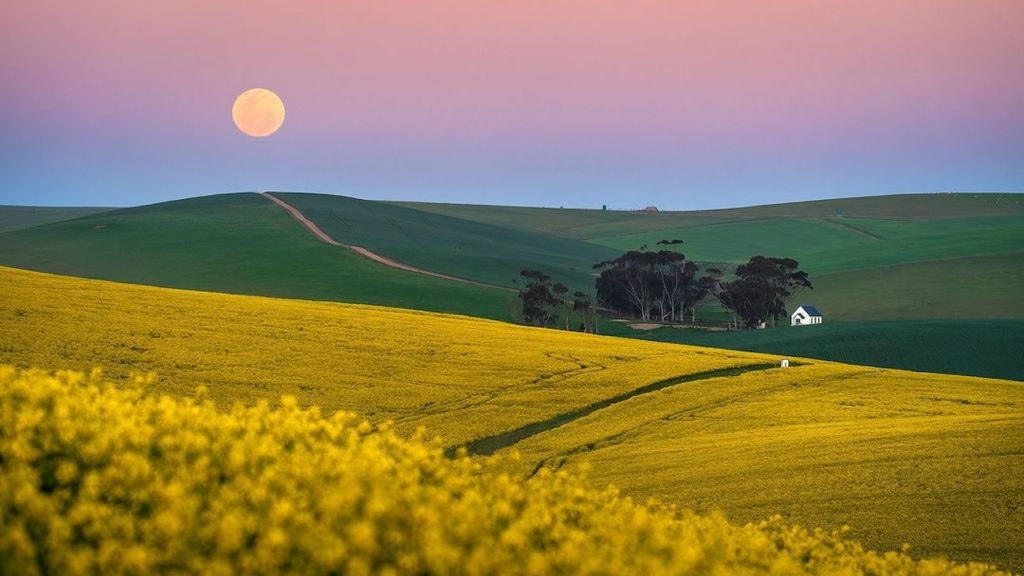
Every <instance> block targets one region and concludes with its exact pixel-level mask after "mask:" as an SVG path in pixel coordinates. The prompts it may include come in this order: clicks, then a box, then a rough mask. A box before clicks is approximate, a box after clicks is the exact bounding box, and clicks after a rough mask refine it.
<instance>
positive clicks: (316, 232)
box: [260, 192, 517, 292]
mask: <svg viewBox="0 0 1024 576" xmlns="http://www.w3.org/2000/svg"><path fill="white" fill-rule="evenodd" d="M260 195H261V196H263V197H264V198H266V199H268V200H270V201H271V202H273V203H274V204H276V205H278V206H279V207H281V208H282V209H284V211H285V212H287V213H288V214H289V215H290V216H291V217H292V218H294V219H295V220H296V221H297V222H299V223H300V224H302V225H303V226H305V227H306V229H307V230H309V232H310V233H311V234H313V236H314V237H316V239H317V240H320V241H321V242H324V243H325V244H330V245H331V246H338V247H340V248H348V249H349V250H351V251H353V252H355V253H356V254H359V255H360V256H363V257H365V258H369V259H370V260H373V261H374V262H377V263H378V264H383V265H385V266H387V267H389V268H395V269H396V270H404V271H406V272H413V273H415V274H423V275H425V276H433V277H434V278H441V279H442V280H451V281H453V282H461V283H463V284H472V285H475V286H482V287H484V288H495V289H498V290H505V291H508V292H517V290H515V289H513V288H508V287H506V286H498V285H495V284H487V283H486V282H477V281H476V280H470V279H468V278H460V277H458V276H452V275H450V274H443V273H441V272H433V271H431V270H424V269H422V268H417V267H415V266H411V265H409V264H405V263H404V262H399V261H397V260H392V259H391V258H388V257H387V256H382V255H380V254H377V253H376V252H374V251H372V250H369V249H367V248H364V247H362V246H355V245H353V244H343V243H341V242H338V241H337V240H335V239H334V238H333V237H331V235H330V234H328V233H327V232H324V231H323V229H322V228H320V227H319V226H317V224H316V222H313V221H312V220H310V219H309V218H307V217H306V216H305V215H304V214H303V213H302V212H301V211H300V210H299V209H298V208H296V207H295V206H292V205H291V204H289V203H288V202H285V201H284V200H282V199H281V198H278V197H277V196H275V195H273V194H271V193H270V192H260Z"/></svg>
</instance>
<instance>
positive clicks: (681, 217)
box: [393, 193, 1024, 240]
mask: <svg viewBox="0 0 1024 576" xmlns="http://www.w3.org/2000/svg"><path fill="white" fill-rule="evenodd" d="M393 204H397V205H400V206H406V207H410V208H415V209H417V210H425V211H428V212H434V213H436V214H445V215H449V216H455V217H457V218H464V219H467V220H474V221H477V222H484V223H488V224H494V225H497V226H505V227H510V228H519V229H522V230H533V231H537V232H545V233H551V234H557V235H561V236H565V237H568V238H579V239H585V240H589V239H595V238H608V237H613V236H621V235H625V234H636V233H640V232H652V231H656V230H669V229H672V228H679V227H684V226H692V225H697V224H709V223H719V222H726V221H735V220H746V219H757V218H815V219H818V218H834V217H836V215H837V211H839V210H841V211H842V214H843V215H844V216H845V217H853V218H876V219H888V220H930V219H940V218H958V217H967V216H994V215H1007V214H1016V215H1021V214H1024V194H974V193H959V194H894V195H887V196H862V197H857V198H835V199H829V200H812V201H807V202H790V203H785V204H766V205H762V206H749V207H743V208H725V209H719V210H693V211H673V212H659V213H655V214H648V213H640V212H627V211H620V210H607V211H603V210H594V209H589V210H581V209H562V208H529V207H520V206H486V205H471V204H440V203H428V202H394V203H393ZM595 208H598V207H597V206H595ZM637 208H641V206H637Z"/></svg>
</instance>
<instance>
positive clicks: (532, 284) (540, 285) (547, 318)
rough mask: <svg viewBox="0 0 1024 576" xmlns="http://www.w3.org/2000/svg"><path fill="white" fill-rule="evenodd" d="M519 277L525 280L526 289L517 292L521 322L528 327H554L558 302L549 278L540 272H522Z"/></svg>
mask: <svg viewBox="0 0 1024 576" xmlns="http://www.w3.org/2000/svg"><path fill="white" fill-rule="evenodd" d="M519 275H520V276H522V277H523V279H525V280H526V287H524V288H522V289H521V290H519V299H520V300H522V301H523V322H524V323H526V324H528V325H530V326H554V325H555V322H556V321H557V320H558V308H557V307H558V304H559V300H558V298H556V297H555V295H554V293H553V292H552V286H551V276H548V275H547V274H545V273H543V272H541V271H540V270H523V271H521V272H519ZM559 286H561V285H560V284H559ZM566 291H567V290H566Z"/></svg>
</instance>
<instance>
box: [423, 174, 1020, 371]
mask: <svg viewBox="0 0 1024 576" xmlns="http://www.w3.org/2000/svg"><path fill="white" fill-rule="evenodd" d="M403 205H404V206H409V207H414V208H416V209H420V210H427V211H432V212H436V213H440V214H448V215H454V216H458V217H460V218H466V219H472V220H477V221H481V222H487V223H492V224H498V225H502V226H510V227H518V228H521V229H525V230H537V231H543V232H546V233H552V234H558V235H561V236H564V237H569V238H577V239H583V240H587V241H590V242H594V243H598V244H601V245H604V246H608V247H610V248H614V249H615V250H617V251H620V252H621V251H625V250H636V249H639V248H640V247H641V246H642V245H645V244H646V245H647V246H648V247H649V248H651V249H654V248H656V243H657V241H658V240H662V239H674V238H679V239H682V240H684V242H685V244H683V245H682V247H681V250H682V251H683V252H684V253H685V254H686V255H687V257H688V258H690V259H693V260H697V261H701V262H707V263H713V265H716V266H720V267H721V266H723V265H724V267H726V268H728V267H730V266H731V265H732V264H735V263H739V262H744V261H746V260H747V259H748V258H749V257H750V256H752V255H755V254H763V255H772V256H790V257H794V258H796V259H797V260H799V261H800V263H801V267H802V268H803V269H804V270H806V271H808V272H809V273H810V274H811V278H812V281H813V282H814V284H815V290H814V291H813V292H810V293H808V294H806V295H805V296H803V297H805V298H807V299H808V300H809V301H812V302H814V303H816V304H818V305H819V307H820V308H821V309H822V310H823V311H824V312H825V313H826V315H827V317H828V318H829V319H831V320H874V319H894V318H932V319H941V318H1016V319H1022V318H1024V302H1022V301H1021V299H1020V298H1019V297H1018V293H1019V292H1020V290H1019V286H1021V281H1022V280H1024V266H1022V265H1021V262H1024V260H1022V256H1024V194H905V195H894V196H875V197H863V198H843V199H834V200H821V201H812V202H797V203H790V204H777V205H768V206H753V207H748V208H734V209H726V210H705V211H695V212H661V213H655V214H646V213H637V212H618V211H601V210H562V209H550V208H519V207H500V206H462V205H448V204H423V203H405V204H403ZM840 211H841V215H840V214H839V213H838V212H840ZM723 263H724V264H723ZM705 312H709V311H708V310H705ZM706 315H707V314H706ZM710 316H714V314H713V313H711V314H710ZM808 355H812V354H811V349H809V350H808Z"/></svg>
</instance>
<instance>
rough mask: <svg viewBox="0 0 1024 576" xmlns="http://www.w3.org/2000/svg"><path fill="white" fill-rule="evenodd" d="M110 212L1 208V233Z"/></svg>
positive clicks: (70, 208)
mask: <svg viewBox="0 0 1024 576" xmlns="http://www.w3.org/2000/svg"><path fill="white" fill-rule="evenodd" d="M108 210H112V208H89V207H47V206H0V232H9V231H11V230H21V229H22V228H31V227H33V226H40V225H42V224H49V223H51V222H60V221H61V220H71V219H72V218H80V217H82V216H88V215H90V214H97V213H99V212H106V211H108Z"/></svg>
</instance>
